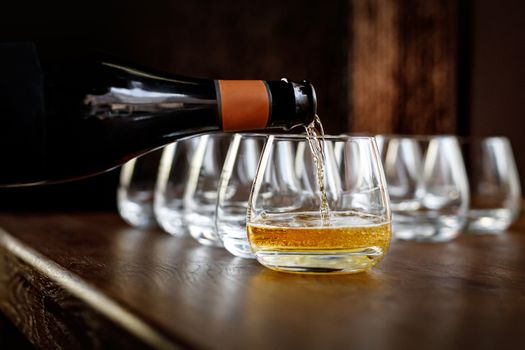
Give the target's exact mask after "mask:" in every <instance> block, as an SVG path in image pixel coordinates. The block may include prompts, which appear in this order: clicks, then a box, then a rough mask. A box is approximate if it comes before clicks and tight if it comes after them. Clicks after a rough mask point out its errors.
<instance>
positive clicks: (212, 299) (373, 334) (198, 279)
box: [0, 213, 525, 349]
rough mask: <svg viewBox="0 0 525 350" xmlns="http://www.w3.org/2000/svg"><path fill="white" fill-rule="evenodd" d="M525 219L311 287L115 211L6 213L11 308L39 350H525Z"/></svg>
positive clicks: (5, 291) (5, 306) (404, 247)
mask: <svg viewBox="0 0 525 350" xmlns="http://www.w3.org/2000/svg"><path fill="white" fill-rule="evenodd" d="M524 221H525V220H524ZM524 221H522V222H520V223H518V225H517V226H516V228H515V229H513V230H512V231H510V232H508V233H505V234H501V235H486V236H463V237H460V238H459V239H457V240H455V241H453V242H450V243H446V244H421V243H406V242H394V244H393V246H392V249H391V251H390V253H389V254H388V256H387V258H386V259H385V260H384V261H383V262H382V263H381V264H380V265H379V266H378V267H376V268H375V269H373V270H372V271H370V272H368V273H361V274H356V275H342V276H311V275H307V276H306V275H305V276H301V275H290V274H284V273H278V272H274V271H270V270H267V269H265V268H263V267H262V266H260V265H258V264H257V263H256V262H255V261H251V260H243V259H240V258H235V257H232V256H230V255H229V254H228V253H227V252H226V251H224V250H221V249H217V248H208V247H204V246H199V245H198V244H197V243H195V242H193V241H192V240H191V239H189V238H186V239H177V238H173V237H170V236H169V235H167V234H164V233H162V232H160V231H157V230H150V231H141V230H136V229H132V228H129V227H127V226H126V225H125V224H124V223H122V222H121V221H120V219H119V218H118V217H117V216H116V214H112V213H79V214H2V215H0V226H1V227H3V228H4V230H3V231H1V232H0V279H1V281H0V308H1V310H2V311H3V313H4V314H5V315H6V316H7V317H9V318H10V319H11V320H12V321H13V323H14V324H15V325H16V326H17V327H18V328H19V329H20V330H21V331H22V333H23V334H24V335H25V336H27V337H28V338H29V339H30V340H31V341H32V342H33V343H34V344H36V345H38V346H41V347H64V348H90V349H91V348H115V347H119V348H126V349H130V348H140V347H152V348H167V349H168V348H197V349H474V348H476V349H504V348H509V349H510V348H513V349H520V348H523V346H524V345H523V344H525V222H524Z"/></svg>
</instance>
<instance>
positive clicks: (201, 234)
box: [184, 133, 232, 246]
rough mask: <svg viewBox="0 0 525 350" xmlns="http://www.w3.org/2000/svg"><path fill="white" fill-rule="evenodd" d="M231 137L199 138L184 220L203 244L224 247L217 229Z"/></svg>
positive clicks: (191, 168)
mask: <svg viewBox="0 0 525 350" xmlns="http://www.w3.org/2000/svg"><path fill="white" fill-rule="evenodd" d="M231 140H232V135H231V134H222V133H218V134H209V135H203V136H200V137H199V143H198V145H197V147H196V149H195V153H194V155H193V158H192V161H191V166H190V173H189V175H188V181H187V183H186V187H185V190H184V220H185V222H186V224H187V226H188V230H189V232H190V235H191V236H192V237H193V238H195V239H196V240H197V241H198V242H199V243H201V244H204V245H210V246H222V243H221V241H220V239H219V236H218V234H217V229H216V226H215V215H216V209H217V192H218V189H219V179H220V175H221V172H222V167H223V165H224V160H225V158H226V153H227V151H228V148H229V147H230V142H231Z"/></svg>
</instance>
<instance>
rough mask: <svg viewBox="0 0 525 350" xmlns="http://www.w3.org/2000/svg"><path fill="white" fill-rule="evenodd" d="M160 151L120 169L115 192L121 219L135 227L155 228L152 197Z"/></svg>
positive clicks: (135, 160) (133, 160)
mask: <svg viewBox="0 0 525 350" xmlns="http://www.w3.org/2000/svg"><path fill="white" fill-rule="evenodd" d="M161 154H162V150H157V151H153V152H150V153H148V154H145V155H143V156H141V157H138V158H134V159H132V160H130V161H128V162H127V163H125V164H124V165H123V166H122V169H121V170H120V183H119V186H118V189H117V208H118V212H119V214H120V216H121V217H122V218H123V219H124V221H126V222H127V223H128V224H130V225H132V226H134V227H141V228H146V227H152V226H155V225H156V221H155V215H154V213H153V200H154V199H153V198H154V189H155V181H156V178H157V171H158V168H159V162H160V157H161Z"/></svg>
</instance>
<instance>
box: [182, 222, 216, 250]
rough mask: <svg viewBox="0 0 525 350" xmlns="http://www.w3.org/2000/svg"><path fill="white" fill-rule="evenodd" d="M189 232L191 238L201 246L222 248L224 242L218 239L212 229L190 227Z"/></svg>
mask: <svg viewBox="0 0 525 350" xmlns="http://www.w3.org/2000/svg"><path fill="white" fill-rule="evenodd" d="M188 230H189V231H190V236H192V237H193V238H195V240H197V242H199V243H200V244H202V245H205V246H210V247H222V242H221V241H220V240H219V238H217V234H216V233H215V230H214V229H213V228H212V227H208V226H200V225H199V226H197V225H188Z"/></svg>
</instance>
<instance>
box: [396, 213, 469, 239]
mask: <svg viewBox="0 0 525 350" xmlns="http://www.w3.org/2000/svg"><path fill="white" fill-rule="evenodd" d="M464 224H465V220H464V219H463V218H461V217H458V216H445V215H442V216H440V217H439V218H427V217H423V216H419V217H418V216H404V215H399V214H394V220H393V223H392V229H393V232H394V236H395V237H396V238H397V239H400V240H407V241H420V242H447V241H450V240H452V239H454V238H456V237H457V236H458V235H459V234H460V232H461V230H462V228H463V226H464Z"/></svg>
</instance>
